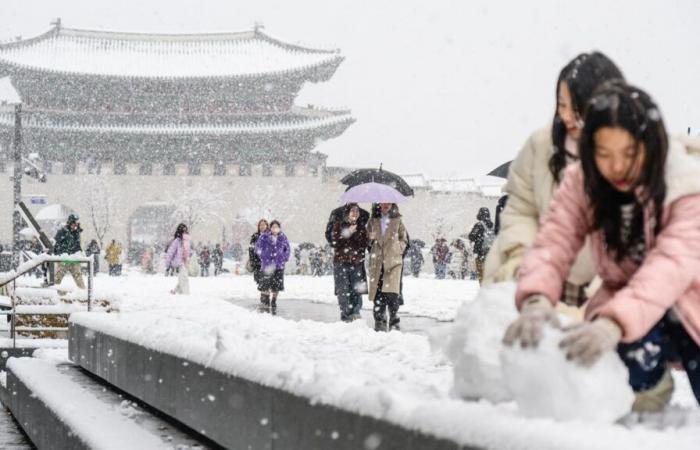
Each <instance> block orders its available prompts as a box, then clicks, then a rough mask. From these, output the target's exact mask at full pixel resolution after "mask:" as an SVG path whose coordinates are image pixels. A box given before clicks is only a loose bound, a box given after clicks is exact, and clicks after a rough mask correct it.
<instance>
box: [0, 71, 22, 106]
mask: <svg viewBox="0 0 700 450" xmlns="http://www.w3.org/2000/svg"><path fill="white" fill-rule="evenodd" d="M21 101H22V100H21V99H20V98H19V94H18V93H17V91H16V90H15V87H14V86H12V83H11V82H10V78H9V77H5V78H0V104H8V105H11V104H16V103H21Z"/></svg>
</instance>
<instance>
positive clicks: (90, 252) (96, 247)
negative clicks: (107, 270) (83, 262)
mask: <svg viewBox="0 0 700 450" xmlns="http://www.w3.org/2000/svg"><path fill="white" fill-rule="evenodd" d="M100 253H101V251H100V244H98V243H97V240H95V239H93V240H91V241H90V243H89V244H88V246H87V248H86V249H85V256H92V274H93V275H94V276H97V273H98V272H99V271H100Z"/></svg>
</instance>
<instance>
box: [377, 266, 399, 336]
mask: <svg viewBox="0 0 700 450" xmlns="http://www.w3.org/2000/svg"><path fill="white" fill-rule="evenodd" d="M383 284H384V268H383V267H382V271H381V273H380V274H379V282H378V283H377V295H375V297H374V321H375V323H380V324H382V323H386V310H387V309H388V310H389V324H390V325H395V324H397V323H399V318H398V316H397V314H398V312H399V306H401V297H400V296H399V294H392V293H388V292H382V287H383Z"/></svg>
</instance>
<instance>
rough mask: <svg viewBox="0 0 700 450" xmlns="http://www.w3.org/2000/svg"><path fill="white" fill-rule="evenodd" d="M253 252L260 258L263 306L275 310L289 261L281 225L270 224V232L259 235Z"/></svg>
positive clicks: (282, 288) (275, 222)
mask: <svg viewBox="0 0 700 450" xmlns="http://www.w3.org/2000/svg"><path fill="white" fill-rule="evenodd" d="M255 252H256V253H257V254H258V256H259V257H260V265H261V267H262V280H261V282H260V286H261V288H262V292H263V298H262V299H261V301H262V303H263V305H265V306H268V305H269V306H270V307H271V308H272V309H273V310H274V309H276V308H277V296H278V294H279V293H280V292H282V291H284V266H285V265H286V264H287V261H289V256H290V254H291V249H290V247H289V241H288V240H287V236H286V235H285V234H284V233H283V232H282V225H281V224H280V223H279V221H277V220H273V221H272V222H270V230H269V231H266V232H264V233H263V234H261V235H260V238H259V239H258V242H257V243H256V244H255Z"/></svg>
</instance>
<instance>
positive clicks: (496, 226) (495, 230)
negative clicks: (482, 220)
mask: <svg viewBox="0 0 700 450" xmlns="http://www.w3.org/2000/svg"><path fill="white" fill-rule="evenodd" d="M507 202H508V195H504V196H502V197H501V198H499V199H498V204H497V205H496V223H495V224H494V226H493V234H494V235H498V232H499V231H500V230H501V213H502V212H503V210H504V209H506V203H507Z"/></svg>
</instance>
